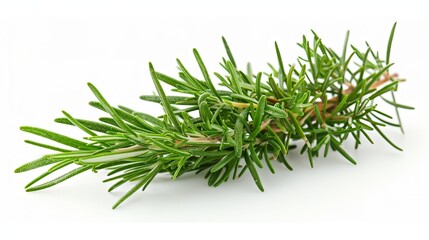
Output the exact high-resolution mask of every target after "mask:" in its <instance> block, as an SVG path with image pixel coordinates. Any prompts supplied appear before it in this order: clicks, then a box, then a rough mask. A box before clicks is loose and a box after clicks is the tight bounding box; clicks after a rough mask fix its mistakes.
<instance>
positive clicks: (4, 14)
mask: <svg viewBox="0 0 429 240" xmlns="http://www.w3.org/2000/svg"><path fill="white" fill-rule="evenodd" d="M322 2H323V3H322ZM423 9H424V7H423V6H419V5H418V4H415V3H412V2H410V1H407V4H398V3H395V2H394V3H390V4H388V5H386V4H384V3H374V2H371V1H368V2H366V1H356V2H350V3H346V2H344V1H339V2H338V3H337V2H326V1H320V2H319V3H311V2H301V3H299V4H298V3H285V2H283V3H282V4H280V1H279V2H274V1H264V3H263V4H262V3H256V2H253V1H246V2H233V3H231V2H227V1H213V2H212V3H202V2H189V1H177V2H165V1H162V2H158V3H138V2H132V1H120V2H118V3H116V2H114V1H102V2H93V1H90V2H87V1H81V2H80V1H77V2H76V1H74V2H73V4H72V3H64V2H61V1H41V2H36V1H24V2H23V1H10V2H8V1H2V2H1V4H0V11H1V15H0V109H1V114H0V119H1V120H0V121H1V127H2V134H1V136H2V137H1V140H0V141H1V150H2V151H1V153H2V154H1V157H0V162H1V163H0V187H1V190H2V193H1V198H0V209H1V210H0V211H1V214H0V219H1V220H2V221H5V222H7V223H8V224H11V226H20V224H23V223H27V224H30V225H31V224H32V223H43V224H47V225H50V224H54V223H57V224H58V223H60V224H62V223H66V222H92V223H94V222H95V223H100V222H112V223H123V222H255V221H262V222H271V221H276V222H277V221H287V222H290V223H294V224H295V223H304V224H314V223H316V225H317V224H318V223H323V222H324V223H326V222H331V223H334V224H340V226H344V225H346V226H347V225H355V224H370V225H372V224H373V223H390V224H401V226H403V225H402V224H406V223H408V224H411V225H414V224H416V225H419V224H424V223H426V225H427V223H428V221H429V220H428V216H429V207H428V201H429V192H428V182H429V174H428V169H429V162H428V161H427V157H426V155H427V154H426V152H427V136H428V133H429V132H428V129H427V119H428V116H429V115H428V114H427V106H428V105H427V101H426V100H425V97H426V98H427V91H428V87H429V85H428V81H429V79H428V76H429V75H428V73H427V69H428V67H427V66H428V56H429V55H428V54H429V51H428V47H427V46H428V43H429V36H428V27H429V24H428V17H427V16H425V15H424V12H423ZM395 21H397V22H398V26H397V32H396V36H395V39H394V44H393V51H392V58H391V59H392V61H393V62H395V63H396V64H395V66H394V67H393V71H394V72H398V73H399V74H400V76H402V77H404V78H406V79H407V82H405V83H404V84H401V86H400V88H399V92H398V93H397V99H398V101H400V102H401V103H404V104H408V105H412V106H414V107H416V110H415V111H406V110H405V111H402V117H403V123H404V125H405V131H406V134H405V135H402V134H401V133H400V132H399V130H398V129H388V130H386V132H387V134H388V135H389V136H390V137H391V138H392V139H393V140H394V141H395V142H396V143H398V145H400V146H401V147H402V148H403V149H404V152H399V151H396V150H395V149H393V148H391V147H390V146H389V145H388V144H387V143H385V142H384V141H383V140H382V139H380V138H378V137H375V140H376V144H375V145H370V144H364V146H363V147H362V148H361V149H359V150H357V151H355V150H353V149H352V144H351V143H350V144H348V145H347V149H349V150H350V152H351V154H352V155H353V156H354V157H355V158H356V159H357V160H358V165H357V166H353V165H351V164H349V163H348V162H347V161H346V160H344V159H342V158H341V157H339V156H337V155H335V154H333V155H330V156H329V158H327V159H324V158H320V159H317V160H316V161H315V168H314V169H311V168H310V167H309V164H308V160H307V158H306V157H305V156H304V157H301V156H299V155H298V154H292V155H291V156H290V157H289V159H290V161H291V162H292V164H293V167H294V171H293V172H289V171H287V170H285V169H284V168H282V167H281V166H280V165H277V166H276V167H277V173H276V174H275V175H271V174H270V173H269V172H268V171H266V170H265V171H262V172H261V178H262V181H263V184H264V186H265V189H266V191H265V192H264V193H260V192H259V191H258V190H257V188H256V187H255V186H254V183H253V181H252V179H251V177H250V176H249V175H248V174H246V175H244V177H243V178H241V179H239V180H237V181H230V182H228V183H226V184H223V185H222V186H220V187H218V188H209V187H207V182H206V180H204V179H203V178H202V176H194V175H187V176H183V178H180V179H178V180H177V181H175V182H173V181H170V179H169V177H168V176H161V177H159V178H157V179H156V180H154V182H153V183H152V184H151V186H150V187H149V188H148V189H147V191H145V192H144V193H141V192H138V193H137V194H135V195H134V196H133V197H131V198H130V199H129V200H127V201H126V202H125V203H124V204H123V205H122V206H120V207H119V208H118V209H117V210H115V211H112V210H111V206H112V205H113V203H114V202H115V201H116V200H117V199H118V198H119V197H120V196H121V195H122V194H123V193H124V192H125V191H126V190H127V189H126V188H121V189H120V190H119V191H117V192H113V193H107V191H106V190H107V188H108V187H109V185H107V184H105V183H102V182H101V181H102V180H103V178H104V177H105V172H100V173H98V174H93V173H90V172H87V173H84V174H82V175H79V176H78V177H76V178H73V179H70V180H69V181H66V182H64V183H62V184H60V185H58V186H56V187H53V188H51V189H47V190H45V191H41V192H34V193H26V192H25V191H24V186H25V184H26V183H27V182H28V181H30V180H31V179H32V178H33V177H35V176H37V175H38V174H40V173H41V170H36V171H31V172H28V173H22V174H14V173H13V171H14V169H15V168H16V167H18V166H19V165H21V164H23V163H25V162H27V161H30V160H34V159H36V158H37V157H39V156H40V155H42V154H44V153H46V151H45V150H43V149H39V148H37V147H33V146H29V145H26V144H25V143H24V142H23V140H24V139H33V140H38V139H39V138H37V137H35V136H30V135H29V134H25V133H22V132H20V131H19V126H22V125H31V126H38V127H43V128H47V129H51V130H57V131H59V132H62V133H67V134H71V135H74V136H77V137H82V136H84V135H81V134H80V133H79V132H78V130H75V129H73V128H71V127H68V126H64V125H59V124H55V123H53V119H54V118H56V117H60V116H61V112H60V110H63V109H64V110H67V111H68V112H69V113H71V114H72V115H73V116H75V117H78V118H89V119H96V118H97V117H99V116H101V115H100V114H102V113H101V112H99V111H97V110H95V109H93V108H91V107H90V106H89V105H87V102H88V101H90V100H94V99H95V98H94V97H93V96H92V95H91V93H90V91H89V89H88V88H87V86H86V82H92V83H94V84H95V85H96V86H97V87H98V88H99V90H100V91H101V92H102V93H103V94H104V96H105V97H106V98H107V99H108V100H109V101H110V102H111V103H112V104H114V105H118V104H121V105H125V106H129V107H131V108H134V109H138V110H141V111H146V112H149V113H153V114H159V113H160V112H161V111H160V109H159V107H158V106H156V105H152V104H147V103H145V102H143V101H140V100H139V99H138V96H139V95H142V94H151V93H152V92H153V91H154V90H155V89H154V87H153V86H152V81H151V79H150V76H149V72H148V67H147V63H148V62H149V61H152V62H153V64H154V66H155V68H156V69H157V70H158V71H161V72H165V73H167V74H171V75H173V76H175V74H176V63H175V58H177V57H179V58H180V59H181V60H182V61H183V62H184V63H185V65H186V66H187V67H188V68H189V69H191V70H192V71H193V72H195V73H196V74H199V72H197V69H198V68H197V65H196V63H195V61H194V59H193V54H192V48H194V47H196V48H198V49H199V51H200V54H201V55H202V57H203V59H205V62H206V65H207V67H208V69H209V71H210V72H214V71H222V69H221V67H220V66H219V65H218V62H219V61H220V59H221V57H223V56H226V54H225V52H224V50H223V46H222V42H221V36H225V37H226V38H227V39H228V41H229V44H230V46H231V48H232V51H233V53H234V55H235V58H236V61H237V62H238V65H239V67H245V65H246V63H247V62H248V61H250V62H252V63H253V66H254V69H255V70H259V69H263V70H268V68H267V66H266V63H267V62H273V63H275V61H276V58H275V51H274V41H275V40H276V41H278V43H279V45H280V48H281V51H282V53H283V60H284V61H286V62H294V61H295V59H296V57H297V56H298V55H299V54H302V52H301V51H300V50H299V49H298V47H297V45H296V42H299V41H301V37H302V34H307V35H310V34H311V32H310V29H314V30H315V31H316V32H317V33H318V34H319V36H321V37H322V39H323V41H324V43H325V44H327V45H329V46H331V47H332V48H334V49H337V50H340V49H341V48H342V43H343V39H344V35H345V32H346V31H347V30H351V35H350V42H351V43H353V44H354V45H356V46H360V47H363V46H365V41H368V42H369V43H370V44H371V45H372V46H373V48H374V49H377V50H379V51H380V54H381V55H382V56H384V54H385V48H386V43H387V40H388V36H389V32H390V29H391V26H392V24H393V23H394V22H395ZM130 186H131V185H128V186H127V187H130ZM413 233H415V232H413ZM0 235H1V233H0Z"/></svg>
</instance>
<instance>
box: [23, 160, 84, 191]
mask: <svg viewBox="0 0 429 240" xmlns="http://www.w3.org/2000/svg"><path fill="white" fill-rule="evenodd" d="M89 169H91V166H81V167H78V168H76V169H74V170H72V171H70V172H68V173H66V174H64V175H62V176H60V177H58V178H55V179H54V180H51V181H49V182H46V183H43V184H40V185H37V186H35V187H30V188H27V190H26V191H27V192H34V191H38V190H42V189H45V188H49V187H52V186H54V185H57V184H58V183H61V182H64V181H65V180H67V179H69V178H71V177H74V176H76V175H78V174H80V173H83V172H85V171H87V170H89Z"/></svg>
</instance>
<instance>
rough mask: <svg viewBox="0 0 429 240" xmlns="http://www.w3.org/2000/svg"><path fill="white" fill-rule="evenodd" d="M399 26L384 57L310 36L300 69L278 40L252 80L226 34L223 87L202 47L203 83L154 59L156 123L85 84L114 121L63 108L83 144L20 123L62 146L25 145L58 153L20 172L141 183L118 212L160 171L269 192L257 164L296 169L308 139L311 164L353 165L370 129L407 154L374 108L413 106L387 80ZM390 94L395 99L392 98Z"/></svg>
mask: <svg viewBox="0 0 429 240" xmlns="http://www.w3.org/2000/svg"><path fill="white" fill-rule="evenodd" d="M395 27H396V23H395V25H394V26H393V28H392V32H391V35H390V38H389V41H388V47H387V54H386V59H385V60H382V59H380V57H379V54H378V53H375V52H374V51H373V49H372V48H371V47H370V46H369V45H368V46H367V48H366V49H364V51H360V50H358V49H357V48H355V47H354V46H352V45H351V49H352V52H351V53H349V54H347V50H348V48H349V44H348V39H349V33H347V35H346V41H345V44H344V47H343V49H342V52H341V54H338V53H336V52H335V51H334V50H332V49H331V48H328V47H327V46H325V44H324V43H323V42H322V39H321V38H320V37H319V36H318V35H317V34H316V33H315V32H313V36H312V38H313V41H312V42H310V41H309V40H307V37H305V36H304V37H303V40H302V42H301V43H299V44H298V45H299V46H300V47H301V48H302V49H303V50H304V54H303V57H299V58H298V65H285V64H284V63H283V60H282V57H281V53H280V50H279V49H280V48H279V46H278V44H277V43H275V53H276V56H277V60H278V63H277V64H278V67H273V65H270V67H271V69H272V71H271V72H258V73H256V74H253V73H252V69H251V67H250V65H248V66H247V69H246V71H245V72H244V71H241V70H239V69H238V68H237V65H236V62H235V59H234V57H233V54H232V51H231V49H230V47H229V45H228V43H227V41H226V39H225V38H222V41H223V43H224V46H225V49H226V54H227V56H228V58H227V59H223V61H222V62H221V66H222V67H223V68H224V70H225V71H226V73H225V74H220V73H214V76H215V77H217V78H218V80H219V81H220V86H219V87H218V88H216V87H215V85H214V84H213V81H212V78H213V76H211V74H209V71H208V70H207V68H206V65H205V64H204V62H203V60H202V58H201V56H200V54H199V52H198V51H197V50H196V49H194V50H193V52H194V55H195V59H196V62H197V64H198V66H199V68H200V70H201V74H202V78H200V77H197V76H194V75H192V74H191V73H190V72H189V71H188V70H187V69H186V68H185V66H184V65H183V64H182V63H181V62H180V60H177V62H178V65H179V69H180V72H179V75H178V76H179V78H177V79H176V78H173V77H170V76H167V75H165V74H162V73H160V72H157V71H155V69H154V67H153V66H152V63H149V69H150V73H151V77H152V80H153V82H154V85H155V87H156V90H157V92H158V95H157V96H154V95H145V96H141V99H143V100H145V101H151V102H156V103H159V104H160V105H161V106H162V107H163V109H164V112H165V114H164V115H163V116H160V117H158V118H156V117H153V116H151V115H149V114H146V113H141V112H136V111H134V110H131V109H129V108H127V107H122V106H120V107H118V108H116V107H112V105H110V104H109V103H108V101H107V100H106V99H105V98H104V97H103V95H102V94H101V93H100V91H99V90H98V89H97V88H96V87H95V86H94V85H92V84H91V83H88V86H89V88H90V89H91V91H92V92H93V93H94V95H95V97H96V98H97V99H98V101H99V102H90V105H91V106H93V107H95V108H97V109H100V110H102V111H104V112H106V113H108V114H109V115H110V116H109V117H102V118H100V119H99V121H90V120H83V119H75V118H74V117H72V116H71V115H70V114H69V113H67V112H63V114H64V116H65V117H64V118H58V119H56V120H55V121H56V122H58V123H62V124H68V125H74V126H76V127H78V128H79V129H81V130H82V131H84V132H85V134H87V135H88V136H87V137H85V138H84V139H85V141H82V140H77V139H73V138H70V137H67V136H64V135H61V134H58V133H54V132H51V131H48V130H44V129H40V128H35V127H22V128H21V130H23V131H26V132H29V133H32V134H35V135H38V136H41V137H44V138H47V139H49V140H52V141H54V142H57V143H59V144H62V145H64V146H62V147H56V146H51V145H48V144H45V143H39V142H35V141H31V140H26V142H27V143H30V144H33V145H35V146H39V147H43V148H47V149H50V150H54V151H56V152H57V153H53V154H48V155H45V156H42V157H41V158H39V159H37V160H35V161H32V162H29V163H26V164H24V165H22V166H21V167H19V168H17V169H16V172H25V171H28V170H32V169H35V168H39V167H43V166H49V165H50V166H51V167H50V168H49V169H48V170H47V171H46V172H44V173H43V174H42V175H40V176H39V177H37V178H36V179H34V180H33V181H31V182H30V183H29V184H28V185H27V186H26V189H27V191H36V190H40V189H44V188H48V187H51V186H54V185H56V184H58V183H60V182H62V181H65V180H67V179H69V178H71V177H73V176H75V175H77V174H80V173H82V172H85V171H89V170H93V171H94V172H96V171H98V170H100V169H106V170H108V171H110V172H109V174H108V176H109V178H108V179H106V180H105V182H110V181H116V183H114V184H113V185H112V187H111V188H110V189H109V191H112V190H114V189H116V188H117V187H119V186H121V185H122V184H124V183H126V182H136V184H135V186H134V187H133V188H132V189H131V190H129V192H128V193H126V194H125V195H124V196H123V197H122V198H121V199H120V200H119V201H118V202H117V203H116V204H115V205H114V206H113V208H116V207H117V206H118V205H119V204H121V203H122V202H123V201H125V200H126V199H127V198H128V197H129V196H131V195H132V194H133V193H135V192H136V191H137V190H139V189H143V190H144V189H146V187H147V186H148V185H149V184H150V183H151V181H152V180H153V179H154V178H155V177H156V176H157V175H158V174H160V173H169V174H171V176H172V179H173V180H175V179H177V178H179V177H180V176H181V175H183V174H185V173H188V172H196V173H200V172H205V173H206V174H205V178H207V179H208V184H209V185H210V186H219V185H220V184H222V183H223V182H225V181H227V180H228V179H230V178H232V179H235V178H237V177H240V176H241V175H242V174H244V173H245V172H246V171H248V172H249V173H250V175H251V176H252V177H253V179H254V181H255V184H256V185H257V187H258V188H259V189H260V190H261V191H264V187H263V185H262V182H261V179H260V178H259V175H258V168H263V167H264V163H265V165H267V167H268V168H269V169H270V171H271V172H272V173H274V172H275V170H274V167H273V165H272V164H271V162H270V161H273V160H277V161H279V162H281V163H283V164H284V165H285V166H286V167H287V168H288V169H290V170H292V167H291V166H290V164H289V163H288V161H287V159H286V156H287V155H288V153H289V151H290V150H291V149H294V148H297V146H298V144H297V143H298V142H299V141H302V142H303V143H304V144H303V145H302V147H301V151H300V152H301V154H304V153H306V154H307V155H308V158H309V161H310V165H311V167H313V165H314V160H313V158H314V157H317V156H319V155H321V154H323V155H324V156H325V157H326V156H327V155H328V153H329V150H330V149H331V150H333V151H337V152H338V153H340V154H341V155H343V156H344V158H346V159H347V160H348V161H350V162H351V163H352V164H356V161H355V160H354V159H353V158H352V157H351V156H350V155H349V154H348V153H347V152H346V150H345V149H344V148H343V147H342V143H343V142H344V141H345V140H346V139H347V138H349V137H350V136H351V137H352V138H353V139H354V140H355V142H356V144H355V146H356V148H357V147H358V146H359V145H360V144H362V142H363V139H362V136H364V137H365V138H366V139H367V140H368V141H369V142H371V143H372V140H371V138H370V137H369V135H368V132H369V131H373V130H375V131H376V132H378V133H379V134H380V135H381V136H382V137H383V138H384V139H385V140H386V141H387V142H388V143H389V144H390V145H392V146H393V147H394V148H396V149H398V150H402V149H401V148H399V147H397V146H396V145H395V144H394V143H393V142H392V141H391V140H390V139H389V138H388V137H387V136H386V135H385V134H384V133H383V131H382V130H383V128H384V127H386V126H387V125H391V126H394V127H400V128H401V129H402V124H401V122H400V120H399V115H398V117H397V119H398V122H397V123H395V122H392V117H391V116H390V115H389V114H387V113H385V112H383V111H382V110H380V109H379V108H378V106H377V104H376V101H377V100H379V99H380V98H381V99H382V100H384V101H385V102H386V103H388V104H390V105H392V106H394V107H395V109H396V111H397V112H398V109H399V108H403V109H413V108H412V107H409V106H406V105H403V104H399V103H397V102H396V100H395V97H394V95H393V92H394V91H396V90H397V88H398V84H399V83H400V82H401V81H402V79H399V78H398V75H397V74H389V69H390V67H391V66H392V65H393V64H392V63H390V56H391V46H392V40H393V35H394V30H395ZM287 67H288V68H287ZM161 83H165V84H167V85H170V86H171V87H172V88H173V89H172V90H173V91H174V92H177V93H179V95H180V96H167V95H166V94H165V92H164V89H163V87H162V84H161ZM389 92H390V93H391V94H392V95H391V99H387V96H386V93H389ZM67 147H68V148H67ZM70 165H74V166H75V168H74V169H73V170H71V171H70V172H68V173H66V174H64V175H62V176H59V177H57V178H55V179H53V180H51V181H47V182H44V183H41V184H39V185H35V184H37V183H38V182H39V181H40V180H42V179H44V178H45V177H46V176H48V175H50V174H52V173H54V172H56V171H57V170H60V169H62V168H64V167H66V166H70ZM34 185H35V186H34Z"/></svg>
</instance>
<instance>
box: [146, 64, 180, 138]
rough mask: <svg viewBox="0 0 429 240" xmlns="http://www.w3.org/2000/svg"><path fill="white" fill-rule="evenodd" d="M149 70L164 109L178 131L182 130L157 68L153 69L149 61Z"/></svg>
mask: <svg viewBox="0 0 429 240" xmlns="http://www.w3.org/2000/svg"><path fill="white" fill-rule="evenodd" d="M149 70H150V73H151V76H152V80H153V83H154V85H155V88H156V91H157V92H158V95H159V97H160V98H161V104H162V106H163V107H164V111H165V113H166V114H167V116H168V118H169V119H170V121H171V122H172V123H173V125H174V127H175V128H176V130H177V132H181V131H182V130H181V128H180V123H179V120H177V118H176V115H175V114H174V111H173V108H172V107H171V105H170V102H169V101H168V99H167V96H166V95H165V93H164V89H163V88H162V86H161V83H160V82H159V80H158V76H157V75H156V72H155V69H153V66H152V63H149Z"/></svg>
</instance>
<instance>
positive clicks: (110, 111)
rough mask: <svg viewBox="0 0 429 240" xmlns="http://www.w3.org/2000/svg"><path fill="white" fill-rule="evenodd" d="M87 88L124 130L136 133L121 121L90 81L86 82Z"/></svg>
mask: <svg viewBox="0 0 429 240" xmlns="http://www.w3.org/2000/svg"><path fill="white" fill-rule="evenodd" d="M88 86H89V88H90V89H91V91H92V92H93V93H94V95H95V97H97V99H98V101H100V103H101V105H102V106H103V108H104V110H106V112H108V113H109V114H110V116H112V118H113V119H114V120H115V122H116V123H117V124H118V125H119V126H120V127H121V128H122V129H124V130H125V131H126V132H128V133H131V134H133V135H136V133H135V132H134V131H133V130H132V129H131V128H130V127H129V126H128V125H127V124H125V123H124V121H122V118H121V117H120V116H119V115H118V114H117V113H116V111H115V110H114V109H113V108H112V107H111V106H110V104H109V103H108V102H107V101H106V99H105V98H104V97H103V95H101V93H100V92H99V91H98V89H97V88H96V87H95V86H94V85H92V84H91V83H88Z"/></svg>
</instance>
